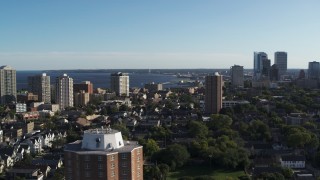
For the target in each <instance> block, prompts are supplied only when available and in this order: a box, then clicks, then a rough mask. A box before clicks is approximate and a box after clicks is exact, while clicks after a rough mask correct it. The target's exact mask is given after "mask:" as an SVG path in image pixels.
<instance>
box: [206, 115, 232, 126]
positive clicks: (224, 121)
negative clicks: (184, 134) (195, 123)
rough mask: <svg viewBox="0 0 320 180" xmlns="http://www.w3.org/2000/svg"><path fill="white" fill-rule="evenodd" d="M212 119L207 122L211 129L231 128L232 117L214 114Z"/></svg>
mask: <svg viewBox="0 0 320 180" xmlns="http://www.w3.org/2000/svg"><path fill="white" fill-rule="evenodd" d="M211 119H212V121H209V122H208V123H207V125H208V127H209V129H211V130H218V129H222V128H230V126H231V124H232V119H231V118H230V117H229V116H227V115H221V114H213V115H211Z"/></svg>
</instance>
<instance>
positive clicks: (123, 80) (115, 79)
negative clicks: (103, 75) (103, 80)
mask: <svg viewBox="0 0 320 180" xmlns="http://www.w3.org/2000/svg"><path fill="white" fill-rule="evenodd" d="M110 86H111V87H110V88H111V90H113V91H114V92H116V93H117V95H118V96H123V95H125V96H129V75H128V73H121V72H118V73H114V74H111V83H110Z"/></svg>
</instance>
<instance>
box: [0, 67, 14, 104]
mask: <svg viewBox="0 0 320 180" xmlns="http://www.w3.org/2000/svg"><path fill="white" fill-rule="evenodd" d="M16 100H17V80H16V70H15V69H13V68H12V67H10V66H1V67H0V103H1V104H8V103H12V102H16Z"/></svg>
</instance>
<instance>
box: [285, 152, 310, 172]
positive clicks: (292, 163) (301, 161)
mask: <svg viewBox="0 0 320 180" xmlns="http://www.w3.org/2000/svg"><path fill="white" fill-rule="evenodd" d="M280 162H281V166H282V167H286V168H292V169H303V168H305V167H306V157H305V156H301V155H287V156H281V158H280Z"/></svg>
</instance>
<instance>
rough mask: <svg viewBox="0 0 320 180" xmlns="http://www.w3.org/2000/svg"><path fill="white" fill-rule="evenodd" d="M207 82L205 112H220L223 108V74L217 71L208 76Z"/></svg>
mask: <svg viewBox="0 0 320 180" xmlns="http://www.w3.org/2000/svg"><path fill="white" fill-rule="evenodd" d="M205 84H206V90H205V113H207V114H218V113H219V112H220V110H221V108H222V86H223V80H222V76H220V75H219V73H217V72H216V73H215V74H214V75H209V76H206V79H205Z"/></svg>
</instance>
